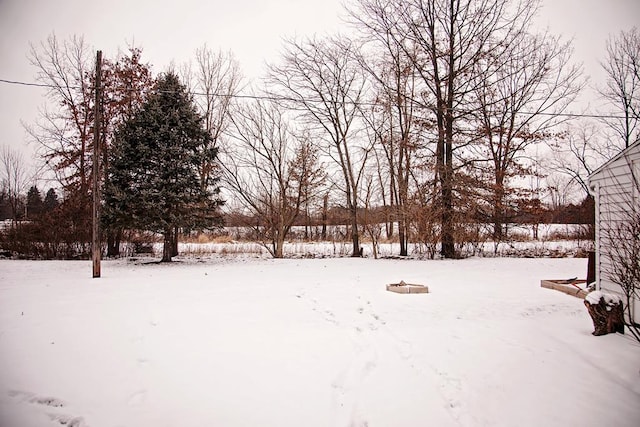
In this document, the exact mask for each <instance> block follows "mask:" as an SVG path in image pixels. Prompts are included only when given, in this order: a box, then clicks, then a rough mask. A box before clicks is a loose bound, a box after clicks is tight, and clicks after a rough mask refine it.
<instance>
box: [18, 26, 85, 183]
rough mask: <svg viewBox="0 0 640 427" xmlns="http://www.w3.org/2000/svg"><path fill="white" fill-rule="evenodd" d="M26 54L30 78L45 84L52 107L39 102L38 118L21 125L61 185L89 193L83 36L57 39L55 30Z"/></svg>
mask: <svg viewBox="0 0 640 427" xmlns="http://www.w3.org/2000/svg"><path fill="white" fill-rule="evenodd" d="M29 59H30V60H31V63H32V65H34V66H35V67H36V68H37V70H38V71H37V74H36V79H37V80H38V82H40V83H43V84H45V85H48V94H47V95H48V98H49V100H50V101H51V103H52V104H53V105H55V107H54V108H48V107H47V106H44V107H43V108H42V110H41V111H40V119H39V120H38V122H37V123H36V124H35V125H33V126H27V127H26V128H27V131H28V133H29V134H30V136H31V137H32V138H33V139H34V140H35V141H36V142H38V144H39V145H40V148H41V150H42V155H43V157H44V159H45V161H46V163H47V164H48V165H49V166H50V167H51V168H52V170H53V171H54V172H55V173H56V176H57V178H58V181H59V182H60V183H61V184H62V185H63V186H64V187H65V188H67V189H71V188H74V189H77V190H78V192H79V193H81V194H89V189H90V187H91V186H90V182H91V165H92V163H91V157H90V154H91V147H92V145H91V144H92V139H93V123H92V122H93V99H94V94H93V87H92V84H91V70H92V69H93V66H94V58H93V55H92V52H91V50H90V48H89V46H88V45H87V44H86V43H85V41H84V39H83V38H82V37H79V36H73V37H71V38H70V39H69V40H65V41H62V42H60V41H59V40H58V38H57V37H56V36H55V34H52V35H50V36H49V37H48V38H47V40H46V41H44V42H41V43H40V44H39V45H31V51H30V53H29Z"/></svg>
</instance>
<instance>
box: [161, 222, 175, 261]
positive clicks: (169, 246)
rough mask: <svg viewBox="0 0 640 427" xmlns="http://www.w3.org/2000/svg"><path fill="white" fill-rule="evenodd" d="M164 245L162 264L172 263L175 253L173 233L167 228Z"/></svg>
mask: <svg viewBox="0 0 640 427" xmlns="http://www.w3.org/2000/svg"><path fill="white" fill-rule="evenodd" d="M163 236H164V244H163V245H162V262H171V257H172V255H171V254H172V253H173V243H174V239H173V231H172V230H171V229H170V228H167V229H166V230H165V231H164V234H163Z"/></svg>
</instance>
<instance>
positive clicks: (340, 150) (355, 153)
mask: <svg viewBox="0 0 640 427" xmlns="http://www.w3.org/2000/svg"><path fill="white" fill-rule="evenodd" d="M357 49H358V46H356V45H355V44H354V43H353V42H350V41H347V40H345V39H340V38H330V39H307V40H303V41H296V40H287V41H286V42H285V47H284V53H283V55H282V61H281V62H282V63H281V64H280V65H277V66H276V65H273V66H271V67H270V71H269V76H268V81H269V83H270V85H271V88H272V94H273V95H274V96H285V97H286V98H288V100H289V102H288V103H289V105H291V106H292V107H293V108H295V109H296V110H298V111H299V112H300V114H301V115H302V116H303V117H304V118H305V119H306V121H307V123H308V124H309V126H310V129H311V130H312V131H315V132H317V135H318V136H319V139H320V140H322V141H324V142H325V154H326V155H328V156H329V157H330V158H331V159H332V160H333V161H334V163H335V165H336V166H337V167H338V169H339V175H340V177H341V179H340V181H339V185H338V187H339V188H340V190H342V191H343V192H344V196H345V199H344V200H345V203H346V208H347V210H348V212H349V216H350V227H351V241H352V244H353V252H352V256H354V257H357V256H359V255H360V233H359V222H358V205H359V192H360V187H361V184H362V176H363V173H364V170H365V164H366V160H367V157H368V154H369V152H370V149H371V147H370V146H368V145H366V144H365V145H364V146H363V145H362V144H359V142H361V141H359V140H358V138H357V136H356V133H357V127H358V119H359V117H360V107H359V104H360V102H361V100H362V99H363V95H364V90H365V79H364V75H363V72H362V69H361V67H360V66H359V64H358V62H357V60H356V59H355V58H356V51H357ZM336 184H338V183H336Z"/></svg>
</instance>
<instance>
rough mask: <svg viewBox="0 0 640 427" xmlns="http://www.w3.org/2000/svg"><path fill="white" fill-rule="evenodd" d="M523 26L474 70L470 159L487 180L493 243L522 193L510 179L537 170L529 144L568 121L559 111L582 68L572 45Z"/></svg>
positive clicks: (573, 92)
mask: <svg viewBox="0 0 640 427" xmlns="http://www.w3.org/2000/svg"><path fill="white" fill-rule="evenodd" d="M523 24H524V25H523V28H522V32H518V33H517V34H515V35H514V38H513V40H512V41H511V44H510V45H509V46H508V48H507V49H505V50H503V51H501V52H499V53H500V55H498V56H496V55H494V54H493V53H491V52H489V53H488V54H487V55H486V56H485V59H483V60H481V61H478V63H477V67H478V69H477V71H476V72H475V73H474V79H475V80H476V81H475V90H474V93H475V96H476V98H477V103H478V108H477V109H476V111H477V113H476V117H474V121H475V122H476V135H475V137H476V138H477V145H475V146H474V148H475V149H477V150H478V151H477V154H476V156H477V158H478V160H476V161H475V162H474V163H475V165H476V166H479V169H478V170H480V171H482V175H485V176H486V177H487V178H488V182H487V184H488V185H487V188H486V190H487V193H486V196H487V197H486V199H487V200H488V201H489V207H488V213H487V214H486V217H485V218H484V219H487V220H489V221H488V222H490V223H492V224H493V237H494V241H500V240H501V239H502V238H503V234H504V229H503V227H504V224H505V223H507V222H509V221H510V219H511V218H509V215H508V211H509V209H510V208H512V206H515V203H516V202H518V201H517V200H516V199H517V198H518V194H522V191H521V190H522V189H520V191H517V190H518V189H515V188H512V187H511V183H510V181H511V178H514V177H522V176H526V175H531V176H533V175H535V174H536V169H535V168H533V164H532V161H531V158H530V156H531V153H529V152H528V151H527V148H528V147H530V146H533V145H535V144H538V143H541V142H544V141H547V140H549V139H551V138H552V137H554V134H553V132H554V128H556V127H557V126H558V125H559V124H560V123H562V122H563V121H566V120H567V119H566V118H565V117H563V116H560V114H561V113H563V112H564V111H565V109H566V108H567V106H569V104H570V103H571V102H573V101H574V100H575V98H576V96H577V94H578V92H579V91H580V89H581V87H582V81H581V79H580V75H581V71H580V69H579V68H578V67H576V66H573V65H571V63H570V59H571V48H570V44H568V43H562V42H560V40H559V39H558V38H557V37H553V36H550V35H549V34H546V33H541V34H533V33H532V32H530V31H531V30H532V28H531V21H529V22H523ZM483 158H486V160H487V161H483ZM510 205H511V206H510Z"/></svg>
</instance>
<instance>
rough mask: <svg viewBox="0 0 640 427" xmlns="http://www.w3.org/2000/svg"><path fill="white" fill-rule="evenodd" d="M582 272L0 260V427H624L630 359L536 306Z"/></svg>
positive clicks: (321, 262)
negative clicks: (98, 266) (546, 285)
mask: <svg viewBox="0 0 640 427" xmlns="http://www.w3.org/2000/svg"><path fill="white" fill-rule="evenodd" d="M586 263H587V260H586V259H573V258H567V259H518V258H508V259H505V258H470V259H466V260H459V261H416V260H373V259H351V258H341V259H297V260H292V259H288V260H267V259H248V258H235V259H225V258H218V259H208V260H196V259H182V260H178V262H174V263H172V264H155V263H147V261H145V260H138V261H131V260H126V259H122V260H117V261H106V262H103V263H102V278H100V279H92V278H91V264H90V263H89V262H86V261H82V262H80V261H76V262H71V261H69V262H67V261H52V262H50V261H15V260H11V261H9V260H0V426H3V427H22V426H37V427H39V426H45V427H46V426H51V427H54V426H60V425H66V426H75V427H82V426H84V427H88V426H90V427H118V426H131V427H145V426H149V427H157V426H179V427H184V426H224V427H234V426H247V427H249V426H251V427H253V426H278V427H294V426H295V427H299V426H318V427H326V426H336V427H363V426H368V427H374V426H381V427H388V426H394V427H402V426H407V427H410V426H411V427H413V426H541V425H544V426H545V427H552V426H562V427H566V426H573V425H578V426H604V425H607V426H630V427H632V426H633V427H636V426H638V425H640V405H639V404H638V403H639V402H640V345H639V344H638V343H636V342H635V341H633V339H632V338H631V337H630V336H628V335H624V336H623V335H607V336H602V337H594V336H592V335H591V332H592V330H593V325H592V323H591V319H590V318H589V316H588V314H587V312H586V309H585V307H584V306H583V303H582V301H581V300H579V299H577V298H574V297H571V296H568V295H565V294H562V293H560V292H556V291H553V290H549V289H543V288H541V287H540V279H545V278H547V279H553V278H569V277H575V276H580V277H582V276H584V275H585V274H586V269H587V265H586ZM400 280H404V281H405V282H407V283H421V284H425V285H428V286H429V288H430V293H429V294H414V295H401V294H396V293H391V292H387V291H386V290H385V285H386V284H388V283H396V282H399V281H400Z"/></svg>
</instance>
